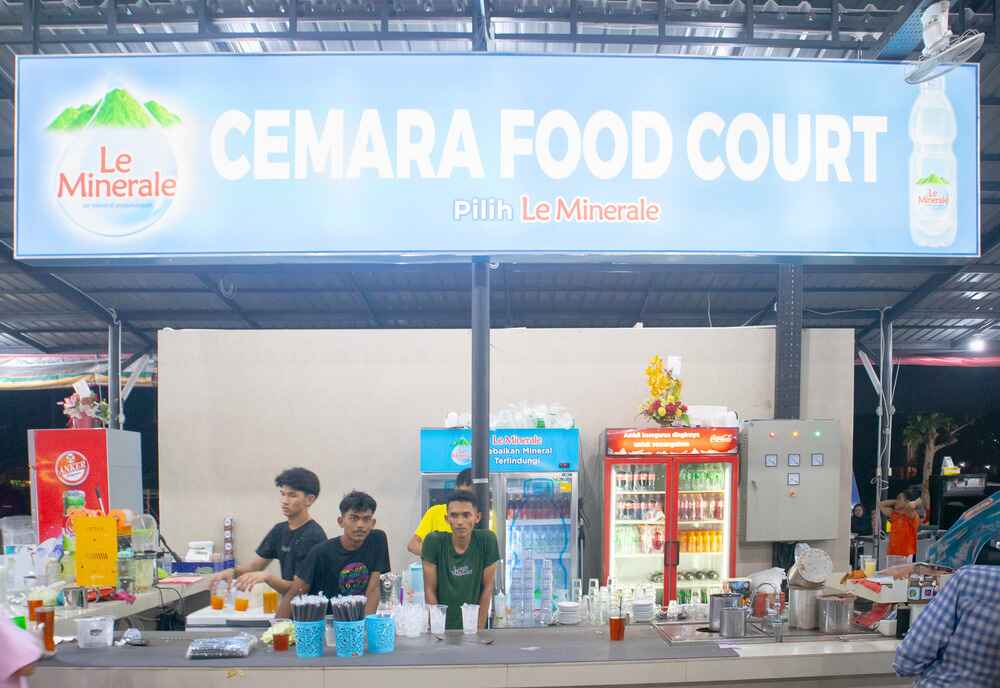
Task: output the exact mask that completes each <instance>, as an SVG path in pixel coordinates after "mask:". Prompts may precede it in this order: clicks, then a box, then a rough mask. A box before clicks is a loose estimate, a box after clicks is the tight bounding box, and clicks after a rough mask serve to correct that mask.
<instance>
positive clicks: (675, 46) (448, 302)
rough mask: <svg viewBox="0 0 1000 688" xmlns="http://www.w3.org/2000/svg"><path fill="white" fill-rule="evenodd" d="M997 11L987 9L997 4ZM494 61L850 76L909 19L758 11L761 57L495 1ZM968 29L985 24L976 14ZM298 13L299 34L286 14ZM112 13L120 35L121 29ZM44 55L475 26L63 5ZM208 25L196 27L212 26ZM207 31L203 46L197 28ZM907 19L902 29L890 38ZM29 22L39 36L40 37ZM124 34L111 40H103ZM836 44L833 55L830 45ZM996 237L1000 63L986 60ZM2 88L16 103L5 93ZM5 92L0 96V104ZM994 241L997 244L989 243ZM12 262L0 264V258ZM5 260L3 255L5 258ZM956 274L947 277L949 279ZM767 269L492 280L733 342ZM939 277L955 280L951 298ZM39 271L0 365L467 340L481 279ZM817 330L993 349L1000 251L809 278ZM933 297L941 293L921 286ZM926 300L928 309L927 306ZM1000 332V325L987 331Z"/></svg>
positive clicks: (377, 4)
mask: <svg viewBox="0 0 1000 688" xmlns="http://www.w3.org/2000/svg"><path fill="white" fill-rule="evenodd" d="M993 4H995V3H993ZM25 6H26V5H24V4H22V3H19V2H14V1H13V0H2V1H0V82H2V81H3V78H4V76H6V77H7V81H8V82H9V81H10V79H9V77H10V75H12V74H13V60H14V55H15V54H16V53H22V54H23V53H29V52H31V50H32V46H31V44H30V41H28V42H26V41H25V34H24V33H23V28H24V26H25V17H24V14H23V12H24V7H25ZM482 7H483V12H484V13H485V22H486V24H487V25H488V26H489V28H490V33H489V36H490V38H489V40H488V41H487V46H486V47H487V48H488V49H489V50H492V51H497V52H555V53H562V52H576V53H585V54H590V53H635V54H653V53H658V54H692V55H718V56H743V57H751V56H769V57H792V58H815V57H819V58H825V59H855V58H857V57H859V56H861V55H862V54H863V50H864V51H868V50H872V49H874V48H875V47H877V46H878V45H879V43H878V41H879V39H880V38H881V37H882V36H883V32H885V31H890V30H891V29H892V27H893V26H896V25H898V20H899V19H901V17H902V15H900V14H899V13H900V12H902V11H904V10H905V9H906V6H905V5H901V4H899V3H898V2H888V1H887V0H885V1H879V2H872V3H869V2H867V1H866V0H864V1H863V0H850V1H849V2H841V3H839V4H838V5H837V6H836V9H837V12H838V16H839V22H840V24H839V28H840V34H839V41H840V42H838V43H832V42H830V38H831V34H830V28H831V20H832V16H833V13H832V7H831V3H830V1H829V0H825V1H822V2H821V1H817V2H811V3H810V2H798V3H792V2H782V3H778V2H775V1H774V0H767V2H765V3H757V4H755V6H754V8H755V9H754V23H755V32H754V34H753V37H754V38H753V40H754V42H756V43H758V44H756V45H751V44H750V43H751V41H749V40H748V39H747V34H746V33H745V30H744V29H745V9H746V5H745V4H744V3H743V1H742V0H732V2H728V3H727V2H706V1H705V0H692V1H690V2H680V1H678V0H661V1H659V2H656V1H649V0H490V1H489V2H486V3H485V4H484V5H482ZM966 8H967V14H966V23H967V24H968V25H969V26H970V27H978V28H984V27H992V25H993V21H992V15H991V12H992V10H991V9H990V8H989V7H984V6H983V5H981V4H976V3H971V4H967V5H966ZM293 11H294V13H295V14H296V15H297V17H296V23H295V27H294V28H295V31H294V32H293V31H292V22H291V20H290V18H289V13H290V12H293ZM109 12H110V13H112V14H113V19H114V20H115V21H110V20H109ZM39 13H40V15H39V16H40V19H41V21H40V24H39V27H38V30H37V38H38V43H39V45H38V49H39V52H43V53H50V54H75V53H94V52H100V53H118V52H130V53H131V52H138V53H152V52H163V53H173V52H236V53H244V52H248V53H262V52H284V51H296V50H307V51H330V52H349V51H392V52H423V51H449V52H463V51H469V50H471V49H472V48H473V43H474V32H475V31H474V29H475V27H476V26H477V22H478V21H480V19H479V18H478V17H479V15H477V12H476V4H475V3H470V2H469V0H297V2H296V4H295V5H290V4H289V1H288V0H169V1H166V2H159V1H156V0H117V1H116V2H114V3H112V2H110V1H108V0H105V1H104V2H101V1H99V0H65V1H64V2H42V4H41V5H40V9H39ZM202 15H203V16H202ZM200 18H201V19H202V21H203V25H204V26H206V27H208V28H210V29H211V32H210V33H206V34H202V35H195V34H197V32H198V31H199V19H200ZM894 22H895V23H894ZM29 23H30V20H29ZM112 24H113V25H114V28H115V30H116V31H117V34H114V35H112V34H110V33H109V26H111V25H112ZM820 41H826V42H827V43H828V44H829V45H826V44H823V43H820ZM981 67H982V68H981V72H980V74H981V83H982V94H983V96H984V99H985V100H984V107H983V110H982V118H983V126H982V146H983V153H984V159H983V165H982V177H983V179H984V180H985V182H987V184H986V186H985V191H984V205H983V208H982V222H983V225H982V226H983V229H984V232H989V231H990V230H993V228H994V227H997V226H998V225H1000V184H998V185H997V188H993V187H992V186H991V185H990V184H989V183H990V182H1000V126H998V125H1000V68H998V67H1000V54H998V53H997V52H988V53H987V54H985V55H984V56H982V60H981ZM8 90H9V89H8ZM0 91H2V89H0ZM0 96H2V97H0V187H2V186H3V184H4V183H5V182H4V180H7V181H6V185H7V187H8V188H9V185H10V182H9V179H10V177H11V175H12V173H13V168H12V163H11V156H10V148H11V146H12V133H11V131H12V121H13V109H12V106H11V101H10V93H9V92H8V93H7V94H6V96H3V94H2V93H0ZM11 210H12V209H11V203H10V198H9V195H8V196H7V197H3V196H2V195H0V239H2V240H3V241H6V242H7V243H8V244H9V243H10V237H9V234H10V222H11V220H10V218H11ZM989 236H990V237H994V238H995V237H996V232H995V231H993V233H992V234H989ZM0 253H2V251H0ZM8 258H9V252H8ZM953 273H954V274H953ZM776 274H777V273H776V268H775V266H774V265H773V264H738V265H734V264H724V265H711V264H703V263H698V264H673V263H672V264H669V265H631V264H629V265H608V264H580V265H561V264H560V265H545V264H504V265H502V266H500V268H499V269H498V270H496V271H494V272H493V273H492V275H493V277H492V284H493V294H492V311H493V324H494V326H495V327H525V326H526V327H631V326H633V325H635V324H636V323H637V322H643V323H644V324H645V325H647V326H667V325H684V326H709V325H712V326H732V325H742V324H744V323H746V322H755V323H760V322H763V323H768V322H773V316H772V315H771V310H772V307H773V302H774V299H775V290H776V288H777V277H776ZM944 277H948V279H947V280H944V281H942V279H943V278H944ZM55 278H56V279H53V278H52V276H51V275H47V274H45V273H44V272H43V271H39V270H37V269H30V268H21V267H19V266H14V265H11V264H10V262H9V260H8V261H7V262H6V264H5V263H4V262H3V256H2V255H0V352H12V351H23V350H25V349H26V348H27V347H28V346H29V344H33V345H35V346H36V347H37V348H40V349H43V350H48V351H100V350H103V349H105V348H106V341H107V338H106V319H107V318H108V317H109V313H110V312H114V313H116V314H118V315H119V316H120V317H121V318H123V319H124V320H125V321H126V322H127V323H128V325H129V328H130V329H129V330H128V331H127V332H126V333H125V348H126V349H128V350H129V351H139V350H143V349H145V348H147V347H148V346H149V342H150V341H152V338H153V336H154V334H155V330H156V329H158V328H162V327H225V328H246V327H254V326H259V327H269V328H271V327H274V328H287V327H296V328H304V327H322V328H327V327H332V328H367V327H468V325H469V308H470V295H469V283H470V277H469V268H468V266H467V265H462V264H446V265H432V266H431V265H407V266H380V265H354V266H343V265H337V266H295V267H294V268H292V267H256V268H254V267H245V268H232V267H229V268H224V269H223V268H205V269H200V270H192V269H188V270H185V269H177V268H170V269H145V270H137V269H134V268H132V269H124V268H105V269H98V268H94V269H83V268H72V269H63V270H59V271H57V272H56V274H55ZM805 278H806V281H805V294H804V298H805V310H804V323H805V325H806V326H807V327H855V328H858V330H859V331H861V332H865V331H867V334H866V340H865V341H866V342H867V343H868V344H871V343H872V342H873V339H872V337H873V336H874V337H877V331H876V332H874V333H873V332H871V330H870V328H871V326H872V325H873V324H875V323H877V322H878V318H879V313H880V310H881V309H888V308H891V307H893V306H896V305H897V304H900V303H901V302H903V303H908V302H909V301H913V300H914V299H911V298H908V297H910V295H911V294H913V293H915V292H916V293H918V294H920V295H921V298H920V299H917V300H916V303H915V305H913V306H912V308H911V309H910V310H908V311H906V312H904V313H902V314H901V315H900V317H899V318H898V319H897V320H896V341H897V346H896V350H897V353H908V352H914V353H920V352H927V351H934V352H941V351H949V350H955V349H960V348H962V347H963V346H964V344H965V342H966V341H967V340H968V338H969V337H970V336H972V335H975V334H982V335H983V336H985V337H987V338H996V337H997V333H998V331H1000V330H998V329H997V328H994V327H993V323H996V322H1000V250H996V251H993V252H992V253H990V254H989V255H986V256H984V258H983V259H981V260H979V261H972V262H971V263H970V267H968V268H967V269H966V270H965V271H956V268H955V267H953V266H949V265H915V264H913V263H909V264H907V263H897V264H892V263H888V264H887V263H880V264H877V265H872V264H868V265H860V266H859V265H855V266H843V265H841V266H834V265H810V266H807V267H806V270H805ZM929 280H933V281H934V282H933V284H934V286H935V288H934V289H927V288H926V287H927V285H928V281H929ZM925 292H926V293H925ZM994 318H996V320H994Z"/></svg>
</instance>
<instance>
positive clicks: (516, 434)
mask: <svg viewBox="0 0 1000 688" xmlns="http://www.w3.org/2000/svg"><path fill="white" fill-rule="evenodd" d="M469 437H470V432H469V430H468V429H429V428H428V429H424V430H421V433H420V470H421V485H422V487H421V491H422V494H423V499H422V505H423V508H426V506H428V505H430V504H432V503H435V502H434V501H432V500H434V499H435V498H438V499H439V500H440V501H443V500H444V498H445V496H446V495H447V493H448V492H449V491H450V490H449V489H448V488H449V486H450V487H453V486H454V480H455V476H456V475H457V473H458V471H460V470H462V469H464V468H468V467H469V465H471V453H470V452H467V451H466V450H467V449H470V448H471V447H467V446H466V445H465V444H464V443H463V442H464V441H467V440H468V439H469ZM579 470H580V433H579V430H576V429H575V428H574V429H543V428H539V429H522V428H517V429H509V430H508V429H498V430H493V431H491V432H490V490H491V493H492V495H493V499H492V502H493V509H494V513H495V515H496V520H495V523H496V527H495V528H494V530H495V532H496V534H497V540H498V543H499V545H500V561H501V567H500V569H499V570H498V571H497V575H498V578H499V580H500V581H501V582H502V589H503V591H504V593H505V595H506V597H507V606H508V608H509V609H510V610H511V615H510V617H509V618H508V619H507V623H508V625H510V626H533V625H538V624H541V623H544V622H545V619H546V617H547V615H548V614H550V613H551V611H552V607H553V605H554V604H555V602H557V601H558V600H559V599H565V598H568V596H569V591H570V587H571V584H572V581H573V579H574V578H579V577H580V574H579V569H578V567H579V561H580V559H579V551H578V546H577V545H578V533H579V531H578V529H577V525H578V524H577V517H578V511H577V507H578V500H579V494H580V492H579V490H580V485H579ZM449 481H450V485H449Z"/></svg>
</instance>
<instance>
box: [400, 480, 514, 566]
mask: <svg viewBox="0 0 1000 688" xmlns="http://www.w3.org/2000/svg"><path fill="white" fill-rule="evenodd" d="M455 489H456V490H465V491H466V492H474V490H473V488H472V469H471V468H466V469H465V470H464V471H462V472H461V473H459V474H458V477H457V478H455ZM490 530H493V531H495V530H496V528H495V524H494V522H493V510H492V509H491V510H490ZM437 532H443V533H450V532H451V526H450V525H448V505H447V504H435V505H434V506H432V507H431V508H429V509H428V510H427V511H425V512H424V516H423V518H421V519H420V523H419V525H417V530H416V531H415V532H414V533H413V537H411V538H410V542H409V543H407V545H406V549H407V550H408V551H409V552H410V554H416V555H417V556H418V557H419V556H420V552H421V548H422V547H423V542H424V539H425V538H426V537H427V535H428V534H429V533H437Z"/></svg>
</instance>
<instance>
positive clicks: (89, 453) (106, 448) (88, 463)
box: [28, 428, 142, 542]
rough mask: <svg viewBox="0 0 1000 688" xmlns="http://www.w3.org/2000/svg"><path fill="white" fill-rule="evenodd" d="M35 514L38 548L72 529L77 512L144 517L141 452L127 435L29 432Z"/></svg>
mask: <svg viewBox="0 0 1000 688" xmlns="http://www.w3.org/2000/svg"><path fill="white" fill-rule="evenodd" d="M28 464H29V466H30V468H31V476H32V480H31V513H32V516H33V518H34V522H35V533H36V535H37V536H38V542H44V541H45V540H47V539H49V538H52V537H58V536H60V535H62V534H63V530H64V529H66V528H68V527H69V524H68V521H67V519H66V516H67V512H68V511H69V510H70V509H73V508H86V509H96V510H100V511H109V510H111V509H130V510H132V511H133V512H135V513H136V514H141V513H142V449H141V440H140V436H139V433H137V432H130V431H127V430H104V429H97V428H95V429H87V430H69V429H65V430H29V431H28Z"/></svg>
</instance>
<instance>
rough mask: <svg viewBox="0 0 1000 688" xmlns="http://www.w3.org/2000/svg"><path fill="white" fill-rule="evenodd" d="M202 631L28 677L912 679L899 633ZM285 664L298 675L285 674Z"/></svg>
mask: <svg viewBox="0 0 1000 688" xmlns="http://www.w3.org/2000/svg"><path fill="white" fill-rule="evenodd" d="M233 632H235V631H233V630H230V631H229V634H231V633H233ZM204 635H205V634H204V633H198V634H190V633H148V634H146V637H147V639H148V640H149V642H150V645H149V646H148V647H112V648H108V649H101V650H83V649H80V648H78V647H76V646H75V645H73V644H70V645H64V646H60V647H59V651H58V652H57V653H56V656H55V657H53V658H51V659H47V660H45V661H43V662H42V663H41V664H40V665H39V667H38V669H37V671H36V673H35V676H34V678H33V680H32V688H49V687H52V688H55V687H58V688H74V686H77V685H80V686H85V685H86V686H89V685H109V686H133V685H145V686H149V685H153V686H157V685H159V684H161V683H162V684H163V685H164V686H166V685H168V684H169V685H170V686H171V687H172V688H178V687H179V688H185V687H186V686H198V687H199V688H202V687H205V686H215V685H218V686H223V685H225V686H232V685H233V684H232V680H233V679H234V678H239V679H242V682H241V685H246V686H258V685H260V686H265V685H270V684H273V683H274V682H275V681H288V680H294V681H296V682H298V683H299V684H300V685H302V686H307V687H308V688H312V687H316V688H320V687H322V686H333V685H352V683H353V682H357V683H359V684H360V683H361V682H363V684H364V685H365V686H368V687H369V688H379V687H381V686H397V687H398V686H400V685H405V686H407V688H421V687H423V686H428V687H430V686H433V687H434V688H440V686H441V685H455V682H456V673H455V672H456V671H460V672H461V685H462V686H463V687H464V688H476V687H478V686H483V687H485V686H490V687H494V686H521V687H523V688H528V687H532V686H538V687H541V686H627V685H642V684H672V685H684V684H693V683H704V682H710V683H712V684H716V685H718V684H721V683H732V684H740V683H743V684H753V683H757V682H759V684H760V685H763V684H764V683H765V682H769V681H773V680H776V679H787V681H788V682H787V683H785V684H783V685H803V686H804V685H809V686H826V685H829V686H833V685H845V684H844V680H845V679H851V680H852V681H854V683H853V684H854V685H874V684H878V685H900V686H902V685H909V682H906V681H902V680H900V679H897V678H896V677H895V676H894V674H893V672H892V658H893V655H894V653H895V648H896V641H895V640H875V641H871V640H868V641H859V642H810V643H776V644H770V645H751V646H745V647H744V646H733V647H725V648H723V647H719V646H718V645H714V646H705V645H699V646H687V647H684V646H674V647H671V646H670V645H668V644H667V643H665V642H664V641H663V640H662V639H661V638H660V637H659V635H658V634H657V633H656V631H655V630H654V629H653V628H652V627H650V626H644V625H643V626H631V627H629V628H628V629H627V631H626V636H625V641H624V642H620V643H619V642H609V640H608V637H607V631H606V629H603V628H594V627H589V626H580V627H563V628H547V629H504V630H498V631H491V632H487V633H481V634H479V635H478V636H463V635H461V634H460V633H459V634H454V633H451V632H449V633H448V634H446V636H445V637H444V638H443V639H441V640H438V639H436V638H435V637H434V636H432V635H424V636H421V637H419V638H397V639H396V650H395V652H392V653H389V654H379V655H371V654H369V655H365V656H363V657H354V658H338V657H336V656H335V655H334V650H333V648H327V652H326V654H325V655H324V656H323V657H320V658H316V659H299V658H297V657H296V655H295V651H294V648H293V649H292V650H290V651H289V652H286V653H275V652H273V651H272V650H270V649H269V648H267V647H266V646H258V647H256V648H255V649H254V651H253V652H252V654H251V655H250V656H249V657H247V658H244V659H227V660H198V661H192V660H188V659H186V658H185V652H186V650H187V647H188V645H189V644H190V642H191V640H192V639H193V638H195V637H203V636H204ZM847 655H849V656H850V660H849V661H845V656H847ZM166 670H169V671H166ZM289 671H293V672H295V676H294V677H290V676H288V672H289ZM278 672H281V673H278Z"/></svg>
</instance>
